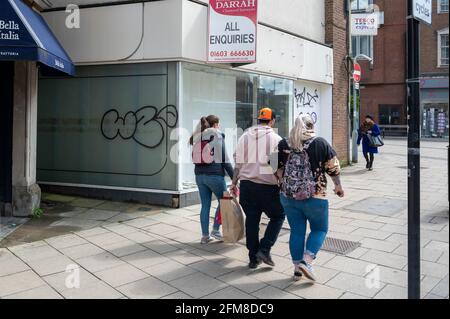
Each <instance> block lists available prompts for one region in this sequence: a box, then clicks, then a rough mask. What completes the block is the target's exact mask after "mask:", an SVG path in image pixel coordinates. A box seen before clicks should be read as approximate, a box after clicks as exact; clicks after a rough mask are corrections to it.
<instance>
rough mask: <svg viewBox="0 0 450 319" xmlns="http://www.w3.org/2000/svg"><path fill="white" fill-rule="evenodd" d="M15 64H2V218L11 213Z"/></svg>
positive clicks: (0, 194) (0, 200)
mask: <svg viewBox="0 0 450 319" xmlns="http://www.w3.org/2000/svg"><path fill="white" fill-rule="evenodd" d="M13 104H14V62H9V61H6V62H0V110H1V111H0V112H1V116H0V216H4V215H6V214H7V213H11V203H12V138H13V137H12V133H13Z"/></svg>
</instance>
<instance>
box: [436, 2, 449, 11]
mask: <svg viewBox="0 0 450 319" xmlns="http://www.w3.org/2000/svg"><path fill="white" fill-rule="evenodd" d="M438 13H448V0H438Z"/></svg>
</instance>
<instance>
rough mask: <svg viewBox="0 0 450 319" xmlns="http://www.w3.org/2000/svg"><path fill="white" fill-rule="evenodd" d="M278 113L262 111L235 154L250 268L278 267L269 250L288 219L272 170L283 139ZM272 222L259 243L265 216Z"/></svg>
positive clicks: (240, 140) (235, 182)
mask: <svg viewBox="0 0 450 319" xmlns="http://www.w3.org/2000/svg"><path fill="white" fill-rule="evenodd" d="M274 125H275V113H274V112H273V111H272V110H271V109H270V108H263V109H262V110H260V111H259V115H258V125H257V126H254V127H251V128H249V129H248V130H247V131H246V132H244V134H243V135H242V136H241V137H240V138H239V141H238V144H237V148H236V153H235V171H234V179H233V183H232V191H233V192H236V190H237V189H238V186H237V185H238V181H240V197H239V201H240V204H241V206H242V209H243V210H244V213H245V216H246V220H245V230H246V241H247V249H248V251H249V252H248V256H249V260H250V262H249V267H250V268H251V269H254V268H256V267H257V266H258V265H259V264H261V262H264V263H266V264H268V265H270V266H274V265H275V263H274V262H273V259H272V257H271V255H270V250H271V248H272V247H273V245H274V244H275V242H276V240H277V238H278V235H279V233H280V230H281V227H282V225H283V222H284V219H285V215H284V212H283V207H282V206H281V203H280V192H279V187H278V180H277V178H276V176H275V174H274V173H275V172H274V170H273V169H272V167H271V166H270V163H269V158H270V155H271V154H272V153H273V152H274V151H275V150H276V147H277V145H278V143H279V141H280V140H281V137H280V136H279V135H278V134H276V133H275V131H274V130H273V126H274ZM263 212H264V213H265V214H266V215H267V217H269V219H270V221H269V223H268V225H267V228H266V230H265V233H264V237H263V238H262V239H261V240H260V238H259V230H260V222H261V216H262V213H263Z"/></svg>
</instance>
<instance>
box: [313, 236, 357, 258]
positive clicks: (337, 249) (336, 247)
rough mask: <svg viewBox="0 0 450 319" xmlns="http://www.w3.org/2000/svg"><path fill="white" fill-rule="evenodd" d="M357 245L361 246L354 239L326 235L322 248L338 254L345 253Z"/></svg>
mask: <svg viewBox="0 0 450 319" xmlns="http://www.w3.org/2000/svg"><path fill="white" fill-rule="evenodd" d="M359 246H361V244H360V243H358V242H355V241H350V240H343V239H337V238H331V237H327V238H325V242H324V243H323V246H322V250H326V251H329V252H331V253H335V254H339V255H346V254H348V253H350V252H352V251H353V250H355V249H356V248H358V247H359Z"/></svg>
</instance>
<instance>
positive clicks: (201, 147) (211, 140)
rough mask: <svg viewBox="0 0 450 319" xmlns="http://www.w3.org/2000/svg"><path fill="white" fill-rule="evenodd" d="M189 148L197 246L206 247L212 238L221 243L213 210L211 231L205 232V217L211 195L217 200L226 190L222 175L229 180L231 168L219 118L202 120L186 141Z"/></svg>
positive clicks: (213, 117)
mask: <svg viewBox="0 0 450 319" xmlns="http://www.w3.org/2000/svg"><path fill="white" fill-rule="evenodd" d="M189 144H190V145H192V148H193V151H192V160H193V162H194V164H195V180H196V183H197V186H198V190H199V193H200V201H201V206H202V208H201V212H200V224H201V228H202V238H201V241H200V243H201V244H207V243H208V242H210V241H211V240H212V238H214V239H217V240H222V239H223V237H222V234H221V233H220V230H219V228H220V223H219V221H218V213H219V210H220V207H219V206H218V207H217V209H216V214H215V217H214V225H213V230H212V232H211V233H210V232H209V218H210V216H209V215H210V210H211V200H212V194H214V195H215V196H216V198H217V199H218V200H220V199H221V198H222V197H223V192H224V191H226V189H227V186H226V184H225V172H226V173H227V174H228V175H229V176H230V178H233V167H232V166H231V164H230V161H229V159H228V156H227V152H226V149H225V134H223V133H222V132H221V131H220V130H219V118H218V117H217V116H215V115H209V116H207V117H202V118H201V119H200V122H199V124H198V125H197V128H196V130H195V132H194V134H193V135H192V136H191V138H190V139H189Z"/></svg>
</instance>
